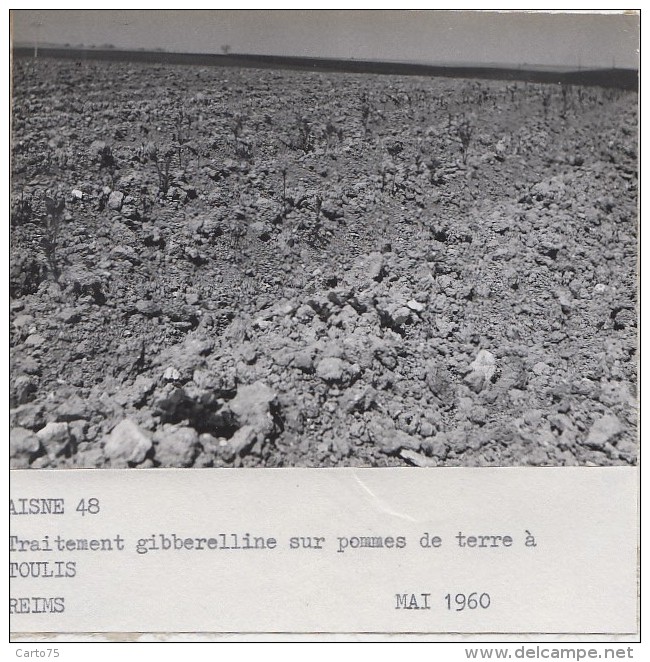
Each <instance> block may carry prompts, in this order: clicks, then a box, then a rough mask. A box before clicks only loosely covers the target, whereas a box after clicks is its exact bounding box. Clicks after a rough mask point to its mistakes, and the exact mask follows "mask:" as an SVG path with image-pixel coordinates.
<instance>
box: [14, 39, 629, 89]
mask: <svg viewBox="0 0 650 662" xmlns="http://www.w3.org/2000/svg"><path fill="white" fill-rule="evenodd" d="M13 56H14V57H34V49H33V48H32V47H17V48H14V49H13ZM38 56H39V57H45V58H62V59H68V60H107V61H112V62H145V63H151V64H189V65H201V66H211V67H251V68H256V69H295V70H300V71H339V72H345V73H359V74H396V75H400V76H431V77H443V78H474V79H477V78H478V79H489V80H512V81H526V82H529V83H554V84H558V85H586V86H598V87H610V88H612V87H613V88H618V89H621V90H631V91H638V86H639V75H638V71H637V70H636V69H580V70H568V71H567V70H563V71H552V70H548V69H544V70H541V69H534V68H528V69H514V68H509V67H496V66H486V67H481V66H441V65H427V64H411V63H407V62H370V61H367V60H336V59H327V58H307V57H288V56H283V55H232V54H229V55H217V54H211V53H166V52H161V51H124V50H113V49H104V50H102V49H75V48H39V49H38Z"/></svg>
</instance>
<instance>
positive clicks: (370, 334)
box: [10, 59, 638, 468]
mask: <svg viewBox="0 0 650 662" xmlns="http://www.w3.org/2000/svg"><path fill="white" fill-rule="evenodd" d="M13 94H14V96H13V115H12V120H13V125H12V130H13V154H12V159H13V161H12V172H13V177H12V183H11V191H12V199H11V208H12V212H11V265H10V269H11V271H10V289H11V311H10V322H11V390H10V393H11V403H10V406H11V426H12V429H11V435H10V454H11V462H12V466H13V467H16V468H72V467H105V468H108V467H158V466H161V467H225V466H233V467H240V466H247V467H248V466H267V467H275V466H399V465H415V466H424V467H428V466H443V465H447V466H482V465H490V466H512V465H552V466H558V465H612V464H634V463H635V462H636V456H637V393H636V383H637V328H636V327H637V313H636V296H637V275H636V272H637V229H638V228H637V103H638V99H637V95H636V94H632V93H627V92H621V91H618V90H608V89H600V88H576V87H574V88H568V87H565V88H562V87H561V86H553V85H551V86H545V85H533V84H525V83H505V82H485V81H481V82H477V81H469V80H447V79H444V80H443V79H427V78H419V77H410V78H409V77H396V76H375V75H367V76H364V75H352V74H337V73H311V72H299V71H272V70H255V69H235V68H199V67H183V66H152V65H145V64H119V63H108V62H91V61H88V62H86V61H84V62H72V61H57V60H47V59H39V60H38V61H34V60H32V59H17V60H16V61H15V62H14V77H13Z"/></svg>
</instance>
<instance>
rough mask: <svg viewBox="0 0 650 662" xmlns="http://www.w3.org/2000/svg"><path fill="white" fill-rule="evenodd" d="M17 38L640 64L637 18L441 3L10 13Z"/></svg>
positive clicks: (424, 58) (373, 56)
mask: <svg viewBox="0 0 650 662" xmlns="http://www.w3.org/2000/svg"><path fill="white" fill-rule="evenodd" d="M12 21H13V39H14V42H15V43H30V44H32V43H35V42H38V43H41V44H43V43H52V44H61V45H63V44H70V45H78V44H84V45H86V46H89V45H94V46H101V45H106V44H111V45H113V46H114V47H116V48H127V49H128V48H145V49H155V48H163V49H165V50H168V51H180V52H199V53H220V52H221V48H222V46H224V45H228V46H229V47H230V50H231V52H233V53H255V54H267V55H294V56H310V57H332V58H355V59H368V60H389V61H411V62H423V63H454V62H455V63H474V64H488V63H495V64H507V65H522V64H529V65H547V66H571V67H573V66H575V67H611V66H613V65H614V66H617V67H632V68H634V67H637V66H638V47H639V18H638V16H637V15H625V14H613V13H605V14H590V13H586V12H581V13H578V14H566V13H561V14H558V13H543V12H487V11H455V12H453V11H438V10H300V9H294V10H261V9H254V10H207V9H199V10H143V9H134V10H122V9H110V10H49V11H47V10H27V9H25V10H14V11H12Z"/></svg>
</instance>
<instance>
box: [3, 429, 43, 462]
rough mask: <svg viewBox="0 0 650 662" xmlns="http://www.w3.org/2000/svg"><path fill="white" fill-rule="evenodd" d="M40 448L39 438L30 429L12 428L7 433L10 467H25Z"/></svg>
mask: <svg viewBox="0 0 650 662" xmlns="http://www.w3.org/2000/svg"><path fill="white" fill-rule="evenodd" d="M40 448H41V440H40V439H39V438H38V436H37V435H36V434H35V433H34V432H32V431H31V430H27V429H26V428H13V429H12V430H11V431H10V433H9V456H10V457H11V467H12V469H25V468H27V467H28V466H29V463H30V461H31V459H32V458H33V457H34V456H35V455H36V454H37V453H38V451H39V450H40Z"/></svg>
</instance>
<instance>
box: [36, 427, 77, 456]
mask: <svg viewBox="0 0 650 662" xmlns="http://www.w3.org/2000/svg"><path fill="white" fill-rule="evenodd" d="M36 434H37V436H38V438H39V440H40V442H41V444H42V445H43V448H45V451H46V453H47V455H48V457H49V458H50V459H51V460H54V459H56V458H57V457H59V456H60V455H63V454H64V453H67V452H68V451H69V450H70V449H71V445H72V441H73V439H72V435H71V434H70V427H69V426H68V424H67V423H55V422H50V423H48V424H47V425H46V426H45V427H44V428H43V429H42V430H39V431H38V432H37V433H36Z"/></svg>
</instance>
